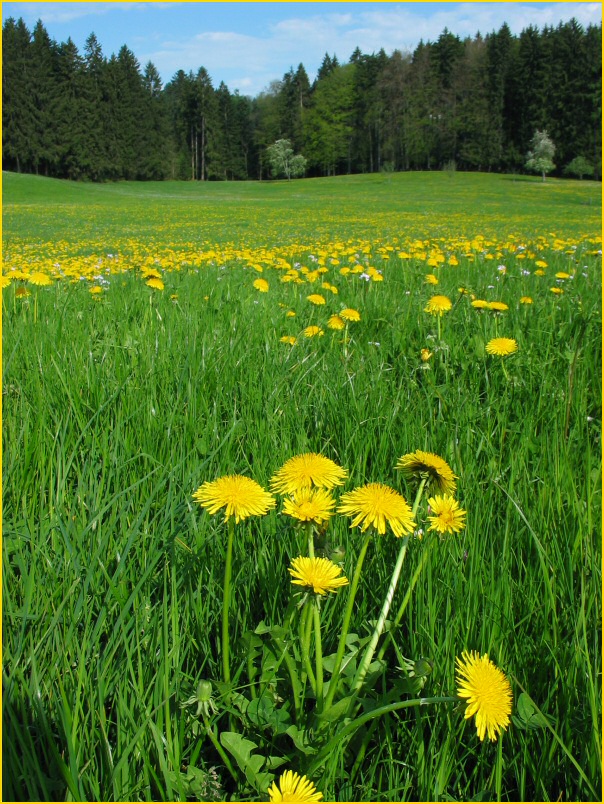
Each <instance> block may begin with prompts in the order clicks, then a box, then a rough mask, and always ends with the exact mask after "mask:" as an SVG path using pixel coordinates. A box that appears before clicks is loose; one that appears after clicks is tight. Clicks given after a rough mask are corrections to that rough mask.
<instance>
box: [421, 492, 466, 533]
mask: <svg viewBox="0 0 604 804" xmlns="http://www.w3.org/2000/svg"><path fill="white" fill-rule="evenodd" d="M428 505H429V506H430V510H431V514H432V515H431V516H430V515H429V516H428V520H429V521H430V523H431V524H430V527H429V528H428V530H436V531H438V533H459V531H460V530H463V529H464V528H465V526H466V523H465V522H464V520H465V517H466V512H465V511H464V510H463V508H460V507H459V503H458V502H457V500H454V499H453V497H450V496H449V495H448V494H445V495H444V496H443V497H438V496H437V497H430V498H429V499H428Z"/></svg>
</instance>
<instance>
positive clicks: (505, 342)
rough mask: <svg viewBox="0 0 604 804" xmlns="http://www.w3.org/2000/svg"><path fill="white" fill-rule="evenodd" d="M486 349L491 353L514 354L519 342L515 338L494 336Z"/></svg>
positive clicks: (501, 355)
mask: <svg viewBox="0 0 604 804" xmlns="http://www.w3.org/2000/svg"><path fill="white" fill-rule="evenodd" d="M485 349H486V351H487V352H488V353H489V354H490V355H498V356H500V357H506V356H507V355H511V354H514V352H515V351H516V350H517V349H518V344H517V343H516V341H515V340H514V339H513V338H492V339H491V340H490V341H489V342H488V343H487V345H486V346H485Z"/></svg>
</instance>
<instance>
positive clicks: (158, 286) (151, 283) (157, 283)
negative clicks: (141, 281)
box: [145, 276, 164, 290]
mask: <svg viewBox="0 0 604 804" xmlns="http://www.w3.org/2000/svg"><path fill="white" fill-rule="evenodd" d="M145 284H146V285H147V287H150V288H153V289H154V290H163V289H164V283H163V282H162V281H161V279H158V278H157V277H155V276H152V277H151V279H148V280H147V281H146V282H145Z"/></svg>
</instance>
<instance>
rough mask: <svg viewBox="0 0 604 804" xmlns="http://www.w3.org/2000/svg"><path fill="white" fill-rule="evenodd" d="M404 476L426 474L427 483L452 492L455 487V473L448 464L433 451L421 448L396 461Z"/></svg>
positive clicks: (449, 492) (448, 492) (446, 491)
mask: <svg viewBox="0 0 604 804" xmlns="http://www.w3.org/2000/svg"><path fill="white" fill-rule="evenodd" d="M396 468H397V469H400V470H401V471H402V473H403V475H404V476H405V477H417V478H422V477H423V476H427V478H428V485H429V486H430V487H432V488H436V489H438V490H439V491H443V492H444V493H445V494H452V493H453V492H454V491H455V489H456V488H457V484H456V483H455V478H456V475H454V474H453V472H452V470H451V467H450V466H449V464H448V463H447V462H446V461H445V460H443V459H442V458H441V457H440V456H439V455H435V454H434V453H433V452H423V451H422V450H421V449H417V450H415V452H410V453H408V454H407V455H403V456H402V457H400V458H399V459H398V461H397V463H396Z"/></svg>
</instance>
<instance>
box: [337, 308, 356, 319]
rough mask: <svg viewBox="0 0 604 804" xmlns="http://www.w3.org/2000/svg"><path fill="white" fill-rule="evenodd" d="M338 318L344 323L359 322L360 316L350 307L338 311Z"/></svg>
mask: <svg viewBox="0 0 604 804" xmlns="http://www.w3.org/2000/svg"><path fill="white" fill-rule="evenodd" d="M340 318H343V319H344V321H360V320H361V314H360V313H359V311H358V310H353V308H352V307H346V308H345V309H344V310H340Z"/></svg>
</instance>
